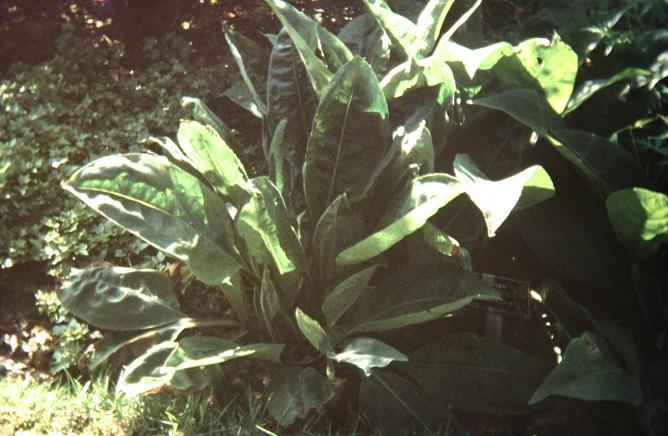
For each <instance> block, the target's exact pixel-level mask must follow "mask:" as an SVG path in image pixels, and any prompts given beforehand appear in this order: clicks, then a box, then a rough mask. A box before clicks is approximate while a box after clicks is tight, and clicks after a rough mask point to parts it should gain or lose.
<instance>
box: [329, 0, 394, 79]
mask: <svg viewBox="0 0 668 436" xmlns="http://www.w3.org/2000/svg"><path fill="white" fill-rule="evenodd" d="M339 38H340V39H341V41H343V42H344V43H345V44H346V46H348V48H350V51H351V52H352V53H353V54H354V55H358V56H359V57H361V58H362V59H364V60H365V61H367V62H368V64H369V65H371V67H372V68H373V70H374V71H375V72H376V74H379V75H380V76H382V75H383V72H384V71H385V70H386V69H387V66H388V63H389V62H390V48H391V46H392V41H391V40H390V37H389V36H388V35H387V33H386V32H385V30H384V29H383V28H382V27H380V25H379V24H378V21H376V18H375V17H374V16H373V15H371V14H370V13H368V12H367V13H364V14H362V15H359V16H357V17H355V18H353V19H352V20H351V21H350V22H349V23H348V24H346V25H345V26H344V27H343V29H341V32H339Z"/></svg>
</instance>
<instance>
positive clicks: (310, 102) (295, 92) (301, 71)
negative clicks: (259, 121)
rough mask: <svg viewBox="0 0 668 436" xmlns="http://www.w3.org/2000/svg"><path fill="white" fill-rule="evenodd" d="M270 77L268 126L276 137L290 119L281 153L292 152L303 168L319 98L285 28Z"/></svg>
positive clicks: (271, 62)
mask: <svg viewBox="0 0 668 436" xmlns="http://www.w3.org/2000/svg"><path fill="white" fill-rule="evenodd" d="M267 80H268V82H267V130H268V131H269V134H270V136H272V137H273V136H274V135H276V130H277V128H278V125H279V123H280V122H281V120H283V119H286V120H287V125H286V132H285V138H286V139H285V141H284V142H282V143H281V150H282V152H281V154H282V155H285V156H290V155H292V156H293V159H294V162H295V165H296V166H298V167H299V168H301V165H302V164H303V163H304V154H305V153H306V143H307V142H308V137H309V135H310V134H311V124H313V116H314V114H315V109H316V107H317V105H318V98H317V96H316V94H315V92H314V91H313V88H312V87H311V84H310V82H309V78H308V73H307V72H306V68H305V67H304V64H303V63H302V61H301V59H300V57H299V52H298V51H297V49H296V48H295V45H294V43H293V42H292V40H291V39H290V36H289V35H288V33H287V31H286V30H285V29H283V30H281V32H280V33H279V34H278V38H277V40H276V44H275V45H274V49H273V50H272V52H271V59H270V61H269V78H268V79H267Z"/></svg>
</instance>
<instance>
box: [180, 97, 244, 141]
mask: <svg viewBox="0 0 668 436" xmlns="http://www.w3.org/2000/svg"><path fill="white" fill-rule="evenodd" d="M181 106H183V107H184V108H185V109H187V108H188V107H189V106H192V111H193V119H194V120H195V121H197V122H199V123H201V124H204V125H205V126H211V127H213V128H214V129H215V130H216V132H218V134H219V135H220V137H221V138H223V140H224V141H225V142H226V143H227V144H228V145H229V146H230V147H232V149H233V150H234V151H235V152H237V153H239V152H241V151H242V150H243V146H242V145H241V144H239V142H238V141H237V139H236V136H235V134H234V132H232V130H231V129H230V128H229V127H227V126H226V125H225V123H223V121H222V120H221V119H220V118H219V117H218V116H217V115H216V114H215V113H214V112H213V111H212V110H211V109H209V108H208V107H207V105H206V104H204V102H203V101H202V100H200V99H199V98H194V97H183V98H182V99H181Z"/></svg>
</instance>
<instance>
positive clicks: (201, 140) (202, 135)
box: [177, 121, 251, 208]
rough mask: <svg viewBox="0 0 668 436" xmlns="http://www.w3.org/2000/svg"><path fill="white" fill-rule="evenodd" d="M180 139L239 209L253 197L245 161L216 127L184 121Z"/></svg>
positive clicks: (191, 158)
mask: <svg viewBox="0 0 668 436" xmlns="http://www.w3.org/2000/svg"><path fill="white" fill-rule="evenodd" d="M177 138H178V140H179V145H180V146H181V149H182V150H183V152H184V153H185V155H186V156H187V157H188V158H189V159H190V161H191V162H192V163H193V165H194V166H195V168H196V169H197V170H198V171H199V172H200V173H202V175H204V177H205V178H206V179H207V180H208V181H209V183H211V185H212V186H213V187H214V188H216V190H218V192H220V193H221V195H223V196H224V197H225V198H226V199H229V200H230V201H231V202H232V203H233V204H234V205H235V206H236V207H237V208H240V207H241V206H243V205H244V204H245V203H246V202H247V201H248V200H249V198H250V197H251V192H250V190H249V187H248V176H247V175H246V170H245V169H244V166H243V164H242V163H241V161H240V160H239V158H238V157H237V155H236V154H234V151H232V149H231V148H230V147H229V146H228V145H227V144H226V143H225V141H224V140H223V138H221V137H220V136H219V135H218V133H217V132H216V131H215V130H214V129H213V128H212V127H209V126H204V125H202V124H200V123H198V122H197V121H183V122H181V125H180V126H179V131H178V133H177Z"/></svg>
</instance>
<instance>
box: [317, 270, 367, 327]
mask: <svg viewBox="0 0 668 436" xmlns="http://www.w3.org/2000/svg"><path fill="white" fill-rule="evenodd" d="M377 267H378V265H374V266H371V267H369V268H365V269H363V270H362V271H358V272H356V273H354V274H352V275H350V276H348V277H346V278H345V279H344V280H343V281H342V282H341V283H339V284H337V285H336V286H334V289H332V290H331V291H330V292H329V293H328V294H327V297H326V298H325V301H324V302H323V303H322V313H323V314H324V315H325V319H326V320H327V325H328V326H332V325H334V324H336V322H337V321H338V320H339V318H341V316H343V314H344V313H346V311H347V310H348V309H349V308H350V307H351V306H352V305H353V304H355V302H356V301H357V299H358V298H359V297H360V295H362V293H363V292H364V291H365V290H366V289H367V287H368V285H369V281H370V280H371V277H373V274H374V273H375V272H376V268H377Z"/></svg>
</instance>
